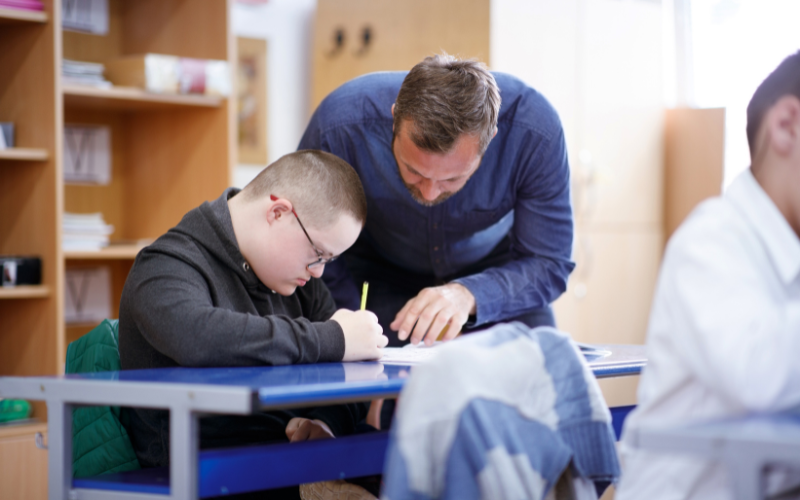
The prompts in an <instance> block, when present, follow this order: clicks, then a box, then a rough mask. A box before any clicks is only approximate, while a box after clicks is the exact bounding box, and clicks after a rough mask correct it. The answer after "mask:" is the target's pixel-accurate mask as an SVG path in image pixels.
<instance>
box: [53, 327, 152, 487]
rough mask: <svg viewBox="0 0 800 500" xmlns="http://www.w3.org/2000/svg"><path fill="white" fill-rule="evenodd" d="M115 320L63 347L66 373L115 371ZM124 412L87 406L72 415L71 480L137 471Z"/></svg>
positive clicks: (116, 367) (117, 357)
mask: <svg viewBox="0 0 800 500" xmlns="http://www.w3.org/2000/svg"><path fill="white" fill-rule="evenodd" d="M118 339H119V321H118V320H107V319H106V320H103V322H102V323H100V324H99V325H98V326H97V327H96V328H95V329H93V330H92V331H91V332H89V333H87V334H86V335H84V336H83V337H81V338H79V339H78V340H76V341H75V342H71V343H70V344H69V346H68V347H67V369H66V372H67V373H91V372H108V371H119V370H120V363H119V347H118V346H119V341H118ZM125 416H126V413H125V412H121V411H120V407H118V406H87V407H80V408H75V410H74V411H73V412H72V472H73V475H74V477H85V476H96V475H98V474H105V473H107V472H122V471H127V470H135V469H139V468H140V467H139V461H138V460H137V459H136V453H134V451H133V445H132V444H131V440H130V437H128V432H127V431H126V430H125V427H124V426H123V425H122V419H124V418H125Z"/></svg>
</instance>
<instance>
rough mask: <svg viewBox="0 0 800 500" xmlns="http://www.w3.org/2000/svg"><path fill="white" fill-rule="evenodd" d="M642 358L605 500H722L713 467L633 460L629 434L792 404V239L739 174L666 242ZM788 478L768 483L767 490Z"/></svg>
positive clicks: (797, 351)
mask: <svg viewBox="0 0 800 500" xmlns="http://www.w3.org/2000/svg"><path fill="white" fill-rule="evenodd" d="M647 356H648V364H647V368H646V369H645V370H644V373H643V374H642V378H641V383H640V386H639V394H638V399H639V407H638V408H637V409H636V410H635V411H634V412H633V413H632V414H631V415H630V417H629V418H628V420H627V422H626V426H625V431H624V433H623V437H622V443H621V454H622V460H623V474H622V480H621V482H620V485H619V488H618V493H617V497H616V498H617V499H618V500H640V499H648V500H658V499H664V500H666V499H670V500H672V499H676V500H677V499H681V500H683V499H687V500H688V499H697V500H700V499H702V500H727V499H730V498H731V494H730V491H729V489H728V482H727V472H726V470H725V467H724V466H723V465H722V464H721V463H719V462H716V461H709V460H701V459H696V458H693V457H692V456H691V455H665V454H654V453H650V452H645V451H641V450H636V449H633V447H632V441H633V440H632V438H631V435H632V434H633V432H634V431H635V430H636V429H639V428H641V427H645V426H648V427H650V426H656V425H657V426H669V425H683V424H688V423H692V422H698V421H703V420H713V419H720V418H723V417H729V416H735V415H743V414H746V413H749V412H775V411H780V410H785V409H787V408H790V407H794V406H796V405H798V404H800V239H798V237H797V235H796V234H795V233H794V231H793V230H792V229H791V227H790V226H789V224H788V223H787V221H786V219H785V218H784V217H783V215H782V214H781V213H780V212H779V211H778V208H777V207H776V206H775V204H774V203H773V202H772V200H771V199H770V198H769V196H768V195H767V194H766V193H765V192H764V190H763V189H762V188H761V186H760V185H759V184H758V182H757V181H756V180H755V178H754V177H753V175H752V173H751V171H750V170H749V169H748V170H747V171H745V172H744V173H742V174H741V175H740V176H739V177H738V178H737V179H736V180H735V181H734V183H733V184H732V185H731V186H730V188H729V189H728V191H727V192H726V193H725V194H724V195H723V196H722V197H719V198H715V199H712V200H709V201H706V202H704V203H702V204H701V205H700V206H699V207H698V208H697V209H696V210H695V211H694V212H693V213H692V214H691V215H690V216H689V218H688V219H687V220H686V222H685V223H684V224H683V225H682V226H681V227H680V228H679V229H678V231H677V232H676V233H675V235H674V236H673V237H672V239H671V240H670V242H669V245H668V247H667V251H666V254H665V257H664V263H663V265H662V268H661V274H660V276H659V280H658V285H657V288H656V294H655V298H654V301H653V308H652V311H651V316H650V324H649V327H648V332H647ZM794 479H796V476H795V477H794V478H792V473H791V472H790V471H783V472H782V473H780V474H772V475H771V476H770V478H769V481H768V488H769V489H770V490H773V491H775V490H776V489H778V488H782V487H785V486H786V484H787V482H793V480H794Z"/></svg>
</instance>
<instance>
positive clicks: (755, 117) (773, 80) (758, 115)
mask: <svg viewBox="0 0 800 500" xmlns="http://www.w3.org/2000/svg"><path fill="white" fill-rule="evenodd" d="M786 95H793V96H795V97H797V98H798V99H800V51H797V52H796V53H794V54H792V55H791V56H789V57H787V58H786V59H784V60H783V62H782V63H780V64H779V65H778V67H777V68H775V71H773V72H772V73H770V74H769V76H768V77H767V78H766V79H765V80H764V81H763V82H761V85H759V86H758V88H757V89H756V92H755V94H753V98H752V99H750V104H748V105H747V143H748V145H749V146H750V157H751V158H755V154H756V151H755V149H756V138H757V137H758V131H759V129H761V121H762V120H763V119H764V115H766V114H767V111H768V110H769V108H771V107H772V106H773V104H775V103H776V102H777V101H778V99H780V98H781V97H783V96H786Z"/></svg>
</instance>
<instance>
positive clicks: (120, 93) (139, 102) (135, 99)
mask: <svg viewBox="0 0 800 500" xmlns="http://www.w3.org/2000/svg"><path fill="white" fill-rule="evenodd" d="M63 93H64V105H65V106H67V107H74V108H90V109H92V108H93V109H102V110H117V111H138V110H143V111H144V110H146V111H150V110H154V109H170V108H176V107H178V108H180V107H186V106H194V107H201V108H202V107H205V108H218V107H220V106H221V105H222V103H223V102H224V101H225V99H223V98H221V97H214V96H204V95H184V94H156V93H153V92H147V91H145V90H142V89H137V88H133V87H111V88H108V89H104V88H95V87H91V86H81V85H64V86H63Z"/></svg>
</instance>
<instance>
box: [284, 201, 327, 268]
mask: <svg viewBox="0 0 800 500" xmlns="http://www.w3.org/2000/svg"><path fill="white" fill-rule="evenodd" d="M270 198H272V200H273V201H275V200H277V199H278V198H277V197H276V196H275V195H270ZM292 213H293V214H294V217H295V219H297V223H298V224H300V229H302V230H303V234H305V235H306V238H308V242H309V243H310V244H311V248H313V249H314V253H315V254H317V260H315V261H314V262H312V263H311V264H308V265H307V266H306V267H308V268H309V269H310V268H312V267H317V266H324V265H325V264H327V263H329V262H333V261H334V260H336V259H337V258H338V257H339V256H338V255H334V256H333V257H323V256H322V251H320V249H319V248H317V245H315V244H314V242H313V241H311V236H309V235H308V231H306V227H305V226H304V225H303V221H301V220H300V217H299V216H298V215H297V212H295V211H294V208H292Z"/></svg>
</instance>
